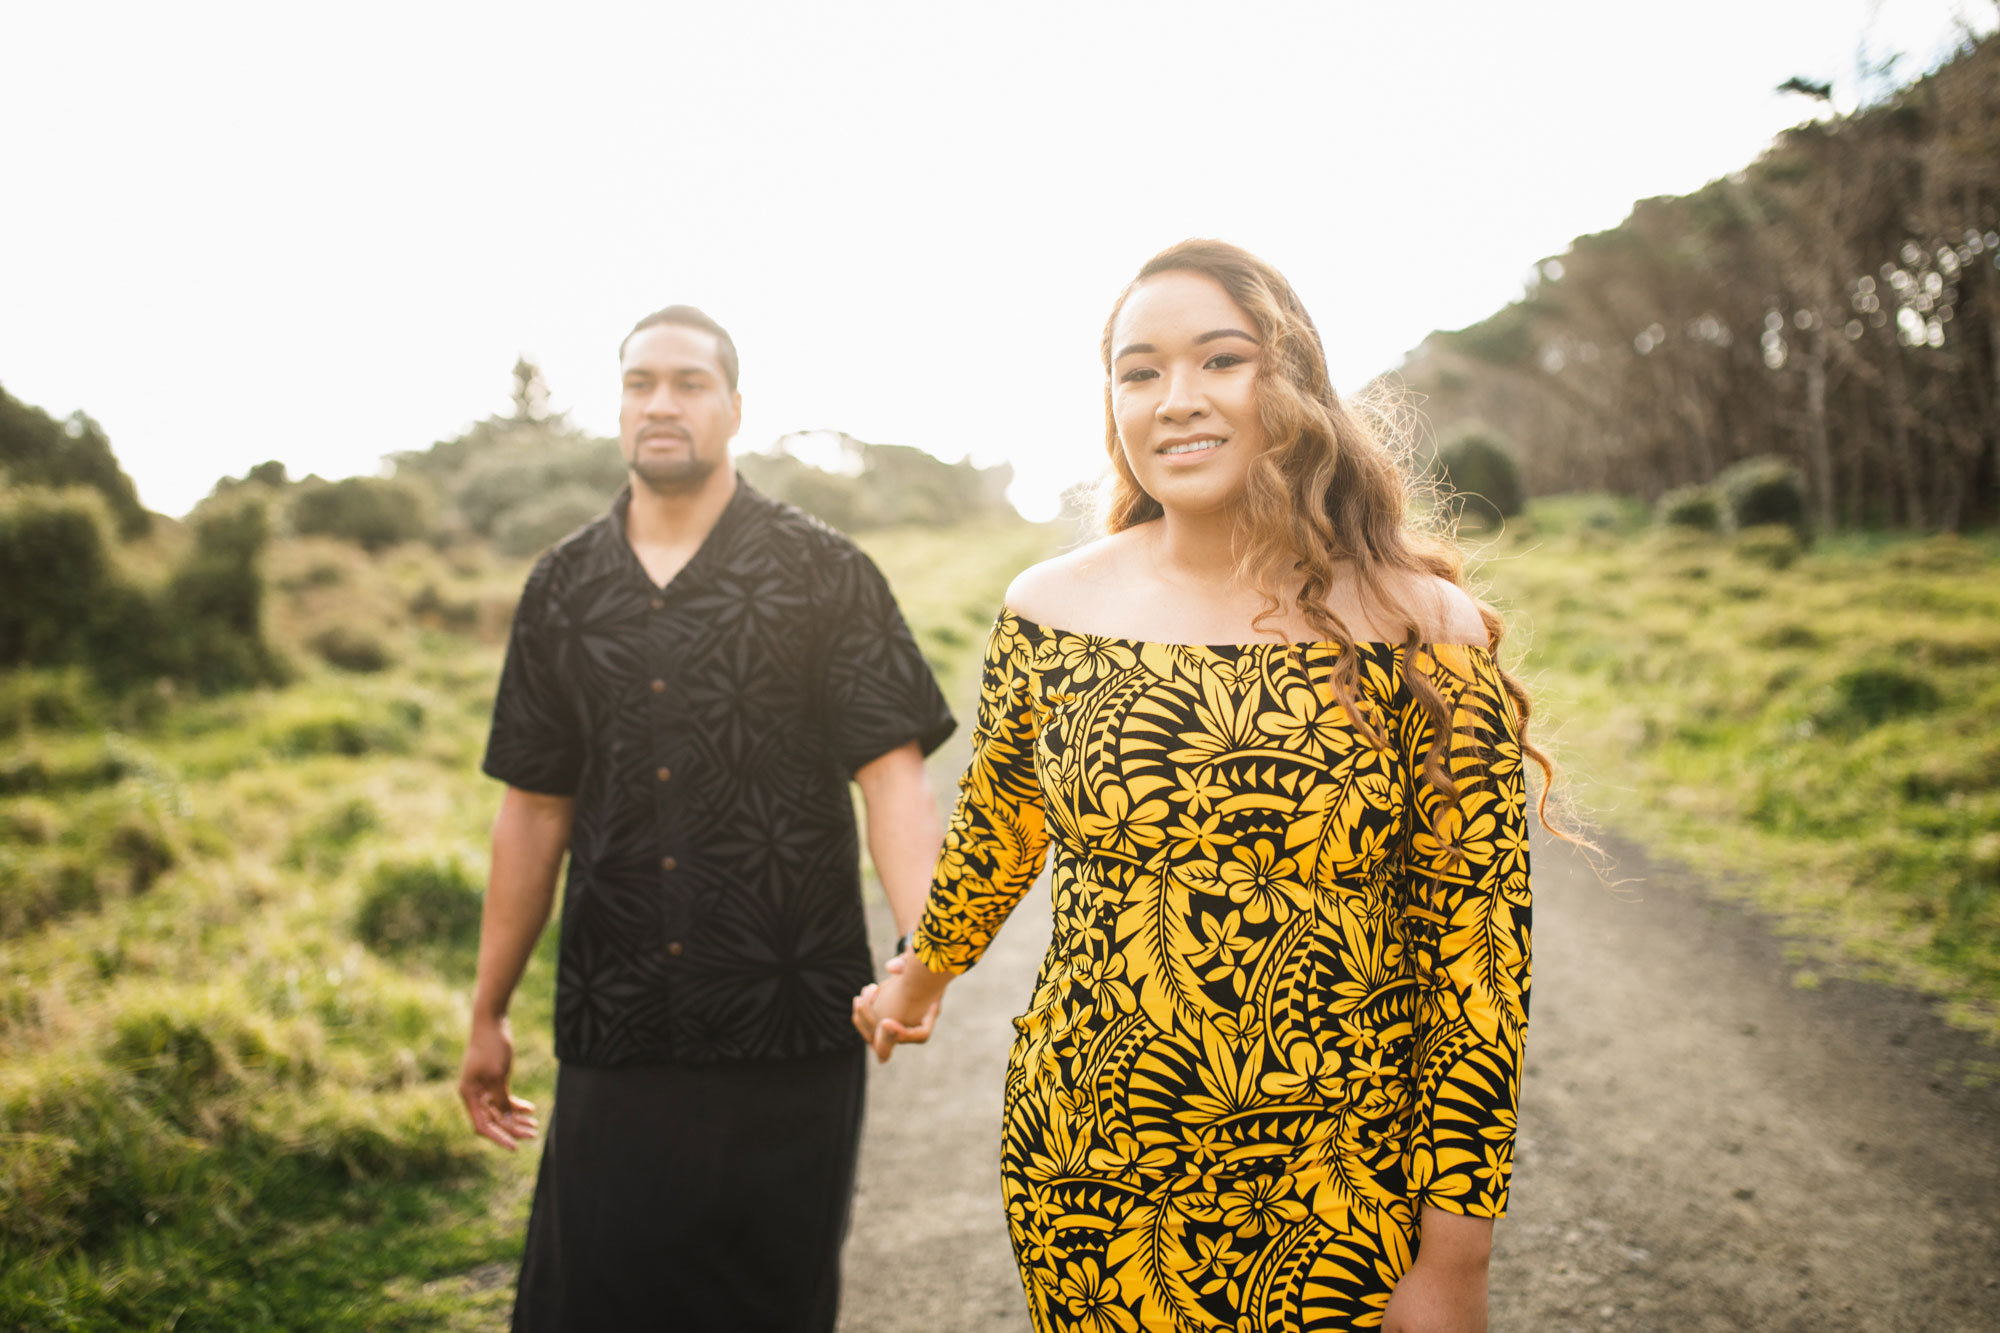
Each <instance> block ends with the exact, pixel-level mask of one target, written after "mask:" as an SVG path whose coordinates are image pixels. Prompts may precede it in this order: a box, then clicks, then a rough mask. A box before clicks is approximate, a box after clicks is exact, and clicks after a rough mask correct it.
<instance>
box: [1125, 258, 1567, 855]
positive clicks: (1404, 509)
mask: <svg viewBox="0 0 2000 1333" xmlns="http://www.w3.org/2000/svg"><path fill="white" fill-rule="evenodd" d="M1172 272H1186V273H1199V274H1201V275H1203V276H1204V277H1208V278H1212V279H1214V280H1215V282H1216V283H1217V284H1219V285H1220V286H1221V287H1222V289H1223V290H1224V291H1225V292H1227V293H1229V295H1230V297H1231V299H1233V300H1234V301H1235V302H1236V304H1237V305H1239V306H1241V307H1242V308H1243V311H1244V313H1245V314H1247V315H1249V316H1250V319H1251V322H1252V325H1253V327H1254V331H1255V333H1256V335H1257V339H1258V341H1259V343H1260V344H1261V345H1262V351H1261V358H1260V362H1259V366H1258V371H1257V382H1256V397H1257V410H1258V417H1259V419H1260V421H1261V424H1262V426H1263V430H1264V438H1265V441H1266V447H1265V450H1264V452H1263V453H1262V454H1260V455H1259V456H1258V457H1257V458H1256V459H1255V460H1254V461H1253V462H1252V463H1251V465H1250V472H1249V478H1248V484H1247V488H1246V490H1245V493H1244V497H1243V503H1242V508H1241V510H1240V511H1239V514H1238V518H1237V527H1236V532H1237V537H1236V552H1237V577H1238V578H1239V579H1241V580H1242V581H1243V582H1245V583H1246V584H1247V585H1249V586H1251V587H1254V588H1257V589H1259V590H1261V591H1262V593H1263V595H1264V598H1265V603H1266V604H1265V608H1264V610H1263V611H1262V612H1260V613H1259V614H1258V616H1257V619H1256V624H1257V626H1258V627H1259V628H1260V629H1261V628H1262V627H1263V625H1264V623H1265V621H1266V620H1268V619H1269V618H1271V617H1273V616H1277V615H1280V614H1282V613H1283V611H1284V610H1285V607H1286V604H1287V603H1288V602H1292V603H1295V604H1296V605H1297V607H1298V610H1299V613H1300V614H1301V615H1302V616H1303V617H1304V619H1305V621H1306V623H1307V624H1308V625H1310V626H1311V627H1312V630H1313V633H1314V634H1315V635H1316V636H1317V637H1318V638H1320V639H1322V640H1324V641H1327V642H1331V643H1334V644H1337V645H1338V646H1339V649H1340V651H1339V652H1338V653H1337V654H1335V656H1334V661H1333V668H1332V672H1331V679H1330V684H1331V686H1332V689H1333V692H1334V695H1335V697H1336V698H1337V699H1338V701H1339V702H1340V704H1341V705H1342V706H1343V707H1344V708H1345V709H1346V710H1347V714H1348V716H1349V717H1350V718H1352V719H1353V720H1354V722H1355V724H1356V725H1357V726H1358V727H1360V728H1361V729H1362V730H1363V731H1364V732H1365V733H1367V734H1368V736H1369V739H1370V740H1371V741H1373V742H1375V743H1376V744H1381V743H1382V740H1383V738H1382V736H1381V735H1380V734H1379V731H1378V729H1377V724H1376V721H1375V719H1374V718H1372V717H1371V716H1370V715H1369V713H1368V711H1367V710H1365V709H1362V708H1358V707H1356V706H1355V699H1356V697H1357V690H1358V687H1359V685H1360V669H1361V664H1360V658H1359V655H1358V654H1357V653H1356V651H1355V640H1354V636H1353V634H1352V633H1350V632H1349V630H1348V627H1347V625H1346V624H1345V623H1344V622H1343V621H1342V620H1341V618H1340V617H1339V616H1338V615H1337V614H1335V613H1334V612H1333V611H1331V610H1329V609H1328V608H1327V601H1326V599H1327V596H1328V594H1329V593H1330V592H1331V591H1332V590H1333V587H1334V583H1335V580H1336V576H1337V572H1338V571H1340V569H1341V567H1342V566H1343V565H1348V566H1351V568H1352V569H1353V572H1354V577H1355V579H1356V581H1357V584H1358V586H1359V589H1360V592H1361V594H1362V597H1363V599H1364V601H1365V602H1366V603H1367V605H1368V606H1369V607H1370V609H1371V610H1372V611H1376V612H1379V613H1381V614H1382V615H1383V616H1384V617H1385V618H1386V619H1387V620H1389V621H1390V622H1391V623H1393V624H1396V625H1398V626H1399V628H1400V630H1401V634H1400V636H1399V637H1400V638H1401V641H1402V644H1403V647H1404V650H1405V653H1404V660H1405V661H1410V660H1412V659H1413V658H1414V655H1415V653H1416V651H1417V650H1418V648H1419V647H1420V646H1421V645H1422V644H1423V643H1424V641H1425V639H1426V637H1427V636H1426V634H1425V632H1424V630H1423V627H1422V626H1421V625H1420V624H1419V623H1418V620H1417V617H1416V616H1415V615H1414V614H1412V609H1411V608H1410V607H1409V606H1407V605H1405V604H1403V603H1402V602H1401V601H1399V600H1398V598H1397V597H1396V595H1395V592H1394V590H1393V589H1392V587H1391V586H1390V582H1389V579H1388V578H1386V577H1385V575H1389V574H1391V573H1398V572H1400V573H1410V574H1430V575H1434V576H1435V577H1437V578H1441V579H1445V580H1448V581H1449V582H1451V583H1453V584H1455V585H1457V586H1458V587H1461V588H1463V587H1465V576H1464V571H1465V560H1464V557H1463V556H1461V555H1460V554H1459V551H1458V548H1457V547H1456V546H1455V545H1454V544H1453V543H1452V542H1451V541H1450V540H1449V539H1448V538H1446V537H1444V536H1442V535H1439V534H1433V533H1428V532H1424V531H1421V530H1420V529H1419V528H1418V527H1417V526H1416V524H1415V522H1414V521H1413V516H1412V508H1413V506H1412V504H1411V499H1412V493H1413V490H1414V489H1415V483H1413V482H1412V481H1411V480H1410V478H1409V477H1408V476H1407V475H1406V473H1405V471H1404V469H1403V468H1402V467H1400V466H1399V465H1398V460H1397V457H1396V454H1395V453H1393V452H1392V451H1391V449H1390V448H1389V447H1388V445H1387V444H1386V443H1385V440H1384V436H1385V435H1386V434H1388V433H1389V432H1391V431H1394V430H1395V429H1396V425H1395V422H1394V421H1393V419H1392V417H1391V415H1390V414H1389V413H1387V412H1375V413H1371V414H1370V415H1371V417H1372V418H1373V419H1372V421H1370V420H1364V417H1363V415H1362V414H1361V413H1359V412H1357V411H1356V410H1355V409H1353V408H1352V407H1350V406H1349V405H1348V404H1347V403H1346V402H1345V401H1343V400H1342V398H1341V397H1340V395H1339V394H1338V393H1336V392H1335V391H1334V387H1333V380H1332V377H1331V376H1330V375H1329V374H1328V372H1327V365H1326V349H1325V347H1324V346H1323V345H1322V344H1321V342H1320V338H1319V330H1318V329H1317V328H1316V327H1314V325H1313V322H1312V316H1310V315H1308V314H1307V313H1306V309H1305V306H1304V305H1303V304H1301V303H1300V301H1299V298H1298V293H1296V292H1294V291H1293V290H1292V285H1291V284H1290V283H1289V282H1287V281H1285V278H1284V275H1283V274H1281V273H1279V272H1278V271H1277V270H1276V269H1274V268H1272V267H1271V266H1270V265H1269V264H1267V263H1265V262H1264V261H1263V260H1261V259H1259V258H1257V257H1256V256H1255V255H1253V254H1251V253H1250V252H1249V251H1247V250H1244V249H1242V248H1240V247H1238V246H1234V245H1230V244H1228V243H1227V242H1224V241H1208V240H1189V241H1182V242H1181V243H1180V244H1179V245H1175V246H1170V247H1168V248H1167V249H1165V250H1162V251H1161V252H1160V253H1159V254H1157V255H1154V256H1153V257H1152V258H1151V259H1149V260H1147V261H1146V264H1145V267H1143V268H1141V269H1140V270H1139V273H1138V276H1137V277H1135V278H1133V279H1132V281H1131V282H1130V283H1129V284H1128V285H1127V286H1126V288H1125V290H1124V291H1123V292H1122V293H1120V294H1119V297H1118V302H1117V304H1116V305H1114V306H1112V308H1111V317H1110V318H1109V319H1107V320H1106V321H1105V322H1104V346H1103V355H1104V376H1105V379H1104V447H1105V451H1106V452H1107V453H1108V454H1109V455H1110V456H1111V469H1112V471H1111V476H1110V477H1109V479H1108V481H1107V485H1106V488H1105V491H1104V493H1103V494H1102V496H1101V501H1102V511H1103V516H1104V525H1105V528H1106V530H1107V531H1110V532H1122V531H1124V530H1125V529H1126V528H1130V527H1134V526H1136V525H1138V524H1140V523H1145V522H1148V521H1150V520H1152V519H1156V518H1159V517H1160V516H1161V514H1162V513H1163V512H1164V511H1163V510H1162V509H1161V508H1160V502H1159V501H1158V500H1155V499H1154V498H1153V497H1152V496H1150V495H1148V494H1147V493H1146V492H1145V491H1144V490H1143V489H1141V487H1140V485H1139V481H1138V478H1137V477H1135V476H1134V475H1133V473H1132V468H1131V465H1130V464H1129V463H1128V462H1127V461H1126V458H1125V450H1124V448H1123V446H1122V444H1121V442H1120V440H1119V438H1118V422H1117V418H1116V416H1115V415H1114V412H1113V409H1112V401H1111V396H1112V395H1111V391H1112V375H1111V369H1112V367H1111V347H1112V341H1111V340H1112V326H1113V325H1115V324H1116V323H1117V322H1118V314H1119V312H1120V311H1121V310H1123V309H1124V307H1125V301H1126V298H1127V297H1129V296H1130V295H1131V293H1132V290H1133V289H1134V288H1136V287H1137V286H1138V285H1139V284H1140V283H1142V282H1144V281H1145V280H1146V279H1148V278H1151V277H1154V276H1155V275H1157V274H1161V273H1172ZM1371 426H1372V427H1373V428H1372V429H1371ZM1475 601H1476V603H1477V605H1478V607H1479V615H1480V618H1481V619H1482V620H1484V621H1485V624H1486V647H1487V648H1488V649H1490V650H1491V651H1493V652H1494V654H1495V656H1496V659H1497V656H1498V652H1499V648H1500V640H1501V639H1502V637H1504V635H1505V634H1506V625H1505V623H1504V622H1503V621H1502V620H1501V618H1500V613H1499V612H1497V611H1495V610H1494V609H1493V608H1492V607H1491V606H1488V605H1487V604H1486V603H1485V602H1484V601H1478V600H1477V599H1475ZM1405 677H1406V679H1407V680H1408V681H1409V683H1410V688H1411V690H1412V692H1413V693H1414V694H1415V695H1416V697H1417V699H1418V701H1419V703H1420V704H1421V705H1422V706H1423V708H1424V709H1425V710H1426V711H1427V712H1428V713H1429V714H1430V715H1431V718H1432V720H1433V722H1434V723H1435V724H1436V725H1435V726H1434V727H1433V735H1434V738H1435V739H1434V740H1433V743H1432V745H1431V749H1430V753H1429V754H1428V755H1426V756H1425V760H1424V772H1425V775H1426V777H1428V778H1429V779H1430V781H1431V782H1432V783H1433V784H1434V785H1435V786H1436V787H1437V788H1438V790H1439V791H1440V792H1442V793H1443V794H1444V795H1445V797H1446V798H1447V799H1448V800H1452V801H1456V799H1457V795H1458V785H1457V783H1456V782H1455V781H1453V779H1452V776H1451V772H1450V765H1449V762H1448V759H1449V756H1448V755H1447V754H1446V752H1445V751H1446V745H1447V742H1448V740H1449V737H1450V733H1451V726H1450V721H1451V719H1450V718H1449V716H1448V715H1447V710H1446V707H1445V703H1444V699H1443V697H1442V696H1441V695H1439V693H1438V692H1437V689H1436V688H1435V687H1434V686H1433V685H1432V684H1431V682H1430V681H1429V680H1428V679H1427V678H1426V677H1425V676H1424V673H1423V672H1421V671H1414V670H1412V671H1407V672H1405ZM1500 680H1501V683H1502V684H1503V685H1504V687H1505V688H1506V690H1507V693H1508V695H1509V696H1510V697H1511V698H1512V699H1513V702H1514V707H1515V709H1516V711H1517V712H1518V714H1519V717H1520V729H1521V750H1522V752H1523V753H1524V754H1525V755H1526V756H1527V757H1528V758H1529V759H1531V760H1532V761H1533V762H1534V763H1535V764H1536V766H1537V767H1539V768H1540V769H1541V770H1542V777H1543V782H1542V791H1541V796H1540V799H1539V801H1538V802H1537V811H1536V812H1537V814H1538V815H1539V816H1540V818H1541V821H1542V825H1543V827H1545V828H1548V829H1549V830H1550V831H1551V832H1554V833H1557V834H1558V835H1559V836H1563V837H1565V838H1569V839H1571V840H1576V839H1575V838H1574V835H1572V834H1570V833H1568V832H1566V831H1565V830H1563V829H1561V828H1559V827H1558V826H1557V825H1556V824H1555V823H1553V822H1551V820H1550V819H1549V812H1548V805H1549V795H1550V792H1551V790H1552V789H1554V788H1555V787H1556V785H1557V770H1556V765H1555V762H1554V761H1553V760H1552V759H1551V758H1550V757H1549V756H1548V755H1547V754H1546V753H1545V752H1543V751H1542V750H1541V749H1540V748H1539V747H1538V746H1536V745H1534V744H1533V743H1531V742H1530V741H1529V739H1528V734H1527V733H1528V719H1529V717H1530V716H1531V715H1532V713H1533V705H1532V703H1531V701H1530V700H1529V698H1528V692H1527V690H1526V689H1525V688H1524V687H1523V686H1522V684H1521V682H1520V681H1519V680H1518V679H1516V678H1515V677H1514V676H1513V675H1512V674H1510V673H1509V672H1507V671H1506V670H1504V669H1503V670H1501V671H1500Z"/></svg>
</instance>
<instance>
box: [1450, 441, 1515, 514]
mask: <svg viewBox="0 0 2000 1333" xmlns="http://www.w3.org/2000/svg"><path fill="white" fill-rule="evenodd" d="M1437 475H1438V479H1439V480H1440V481H1441V482H1442V483H1443V484H1444V486H1445V487H1446V488H1447V489H1448V490H1449V491H1450V492H1452V498H1453V499H1455V500H1456V501H1457V502H1458V503H1459V504H1460V505H1461V506H1462V509H1461V512H1462V513H1463V514H1464V515H1465V517H1467V518H1468V519H1471V520H1472V521H1473V522H1475V523H1479V524H1483V525H1487V526H1492V525H1496V524H1498V523H1499V522H1500V521H1501V520H1502V519H1507V518H1512V517H1514V515H1516V514H1518V513H1520V512H1521V509H1522V507H1523V506H1524V505H1526V503H1527V499H1528V497H1527V492H1526V490H1525V489H1524V488H1523V486H1522V483H1521V465H1520V464H1519V463H1518V462H1516V461H1515V459H1514V454H1513V451H1512V450H1511V449H1510V448H1509V447H1508V446H1507V444H1506V443H1505V441H1504V440H1503V439H1502V438H1501V437H1500V436H1499V435H1497V434H1494V433H1492V432H1490V431H1487V430H1485V429H1483V428H1481V427H1477V426H1474V427H1468V428H1466V429H1465V430H1462V431H1460V432H1459V433H1458V434H1457V435H1455V436H1453V437H1452V438H1451V439H1449V440H1447V441H1446V442H1445V443H1444V444H1442V445H1440V446H1439V447H1438V452H1437Z"/></svg>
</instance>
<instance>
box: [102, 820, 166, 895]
mask: <svg viewBox="0 0 2000 1333" xmlns="http://www.w3.org/2000/svg"><path fill="white" fill-rule="evenodd" d="M106 850H107V851H109V852H110V853H111V855H112V856H114V857H116V858H117V859H119V860H120V861H123V862H124V863H125V865H126V868H127V869H126V888H127V890H128V891H129V892H131V893H133V894H140V893H144V892H145V891H146V890H148V889H150V888H152V887H153V885H154V883H155V882H157V881H158V880H159V878H160V876H161V875H163V874H165V873H166V872H167V871H168V870H170V869H171V868H172V867H173V864H174V860H175V856H174V847H173V844H172V843H171V842H169V841H168V840H167V834H166V830H165V829H163V828H161V827H160V822H159V821H158V820H157V819H155V818H153V817H152V816H150V815H148V814H146V813H144V812H143V811H138V810H135V811H133V812H131V813H130V814H128V815H126V816H125V817H124V818H123V819H121V820H119V821H118V826H117V827H116V828H115V829H113V830H112V831H111V840H110V841H109V842H108V843H107V844H106Z"/></svg>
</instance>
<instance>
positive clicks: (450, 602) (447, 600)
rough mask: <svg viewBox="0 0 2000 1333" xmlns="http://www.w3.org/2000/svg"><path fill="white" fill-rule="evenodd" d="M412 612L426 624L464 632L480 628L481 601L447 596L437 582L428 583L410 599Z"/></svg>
mask: <svg viewBox="0 0 2000 1333" xmlns="http://www.w3.org/2000/svg"><path fill="white" fill-rule="evenodd" d="M410 614H411V615H413V616H415V617H416V618H417V619H418V620H419V621H422V622H424V623H426V624H435V625H437V626H438V627H439V628H442V629H448V630H453V631H455V632H459V633H463V632H465V631H468V630H476V629H478V628H479V603H478V601H477V600H476V599H473V598H469V597H447V596H445V595H444V593H443V592H441V591H439V589H438V585H437V584H435V583H426V584H425V585H424V586H423V587H422V588H420V589H418V590H417V595H416V596H414V597H412V598H411V599H410Z"/></svg>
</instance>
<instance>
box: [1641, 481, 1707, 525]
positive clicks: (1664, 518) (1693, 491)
mask: <svg viewBox="0 0 2000 1333" xmlns="http://www.w3.org/2000/svg"><path fill="white" fill-rule="evenodd" d="M1654 512H1655V514H1656V515H1657V516H1658V518H1659V521H1660V522H1661V523H1663V524H1665V525H1667V526H1668V527H1674V528H1693V529H1694V530H1696V531H1697V532H1720V531H1721V530H1722V523H1723V508H1722V496H1721V495H1720V494H1719V493H1718V492H1717V491H1716V489H1715V487H1713V486H1677V487H1675V488H1674V489H1673V490H1671V491H1668V492H1667V493H1666V494H1665V495H1662V496H1661V497H1660V502H1659V504H1658V506H1657V507H1656V508H1655V510H1654Z"/></svg>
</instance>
